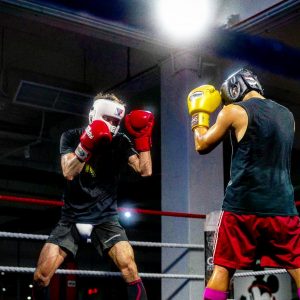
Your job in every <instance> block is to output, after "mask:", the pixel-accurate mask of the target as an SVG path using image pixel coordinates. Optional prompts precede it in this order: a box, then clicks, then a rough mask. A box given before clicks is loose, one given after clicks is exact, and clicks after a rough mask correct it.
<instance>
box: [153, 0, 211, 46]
mask: <svg viewBox="0 0 300 300" xmlns="http://www.w3.org/2000/svg"><path fill="white" fill-rule="evenodd" d="M157 17H158V21H159V22H160V24H161V25H162V27H163V30H164V31H165V32H166V33H167V34H169V35H170V37H172V38H176V39H178V40H182V41H184V40H191V39H193V38H197V37H198V36H200V34H201V33H202V32H204V31H205V29H206V28H207V26H208V23H209V20H210V19H211V13H210V8H209V3H208V0H159V2H158V5H157Z"/></svg>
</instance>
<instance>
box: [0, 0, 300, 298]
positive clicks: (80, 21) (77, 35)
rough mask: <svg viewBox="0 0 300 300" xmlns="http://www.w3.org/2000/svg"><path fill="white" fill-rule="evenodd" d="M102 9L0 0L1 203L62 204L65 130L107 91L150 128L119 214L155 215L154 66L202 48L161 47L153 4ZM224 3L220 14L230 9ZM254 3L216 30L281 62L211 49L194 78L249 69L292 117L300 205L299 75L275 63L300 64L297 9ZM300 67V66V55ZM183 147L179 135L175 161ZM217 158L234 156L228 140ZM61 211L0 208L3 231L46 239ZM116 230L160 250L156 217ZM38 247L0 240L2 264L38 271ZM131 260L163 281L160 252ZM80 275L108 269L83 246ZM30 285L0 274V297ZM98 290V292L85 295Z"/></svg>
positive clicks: (84, 290)
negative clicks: (145, 174) (144, 163)
mask: <svg viewBox="0 0 300 300" xmlns="http://www.w3.org/2000/svg"><path fill="white" fill-rule="evenodd" d="M99 2H100V3H97V4H96V3H95V1H84V4H83V2H82V3H81V2H80V1H72V3H70V2H69V1H54V0H53V1H0V170H1V172H0V194H3V195H15V196H23V197H32V198H39V199H45V200H48V199H53V200H55V201H61V197H62V192H63V185H64V179H63V176H62V174H61V170H60V156H59V138H60V135H61V133H62V132H63V131H64V130H66V129H67V128H72V127H80V126H85V125H86V124H87V111H88V109H89V105H90V103H91V100H92V97H93V95H95V94H96V93H97V92H99V91H105V92H113V93H116V94H117V95H118V96H120V97H122V98H123V99H125V101H126V102H127V111H130V110H131V109H138V108H141V109H148V110H151V111H152V112H153V113H154V114H155V118H156V123H155V127H154V133H153V149H152V155H153V168H154V170H153V176H152V177H150V178H144V179H140V178H137V177H136V176H135V175H134V174H132V173H130V172H129V173H126V174H124V176H123V178H122V183H121V186H120V190H119V206H123V207H136V208H142V209H152V210H161V184H162V183H161V178H162V176H161V175H162V174H161V145H162V144H163V143H164V140H162V139H161V134H160V126H161V125H160V124H161V114H160V104H161V79H160V66H161V63H162V62H163V61H164V60H166V59H169V58H170V57H172V56H174V55H176V54H177V53H178V52H180V51H189V50H190V51H194V52H197V51H198V50H199V49H198V48H199V47H201V46H199V45H197V46H196V47H194V46H195V45H194V46H193V49H188V48H187V47H183V45H176V46H174V45H172V44H171V43H168V42H167V41H166V40H165V39H162V38H161V37H160V36H159V34H157V32H156V31H155V30H158V32H159V30H160V29H159V28H158V29H157V26H154V22H155V21H154V20H153V19H151V18H150V16H149V14H148V12H149V11H150V9H151V7H149V6H151V5H150V4H149V3H148V2H152V1H99ZM104 2H105V4H104ZM107 2H109V3H107ZM125 2H128V3H125ZM153 2H155V1H153ZM219 2H220V6H222V5H223V8H224V6H225V4H224V3H223V4H221V2H222V1H219ZM224 2H226V1H224ZM238 2H239V1H228V3H227V5H228V6H230V5H231V6H232V7H234V5H235V4H236V3H238ZM246 2H251V1H246ZM261 2H262V3H264V4H265V7H263V9H261V7H259V5H261V4H262V3H261V4H257V7H255V5H256V4H253V2H251V3H252V6H251V9H252V10H251V11H250V12H249V13H251V15H249V16H247V17H243V14H242V10H241V11H240V15H239V14H238V13H235V11H233V10H231V8H232V7H227V10H225V9H223V11H226V12H227V14H223V15H222V16H223V19H222V20H223V24H221V25H220V24H218V26H220V28H222V29H225V30H227V31H228V32H230V31H232V32H239V33H243V34H246V36H247V34H251V35H252V36H253V35H255V36H258V37H260V38H263V39H264V42H265V43H268V45H272V43H274V45H281V46H282V45H284V47H283V46H282V48H281V49H283V50H282V52H280V55H281V56H280V59H281V61H279V60H277V61H274V60H272V53H271V52H270V53H269V54H270V57H269V60H268V61H264V62H263V63H262V62H259V61H254V62H253V61H251V60H247V58H248V57H247V55H246V56H244V57H242V58H243V59H240V58H239V57H236V59H235V58H234V55H235V54H234V53H233V52H232V53H231V52H230V51H229V55H227V56H226V55H225V56H222V55H216V51H214V50H215V48H217V47H214V43H212V45H210V46H208V47H207V48H204V50H203V49H201V51H200V50H199V52H201V56H200V55H199V65H198V66H195V69H196V71H198V72H199V78H201V76H202V74H203V73H207V74H209V73H212V74H216V73H218V76H217V78H223V76H225V75H226V74H225V72H224V71H223V73H221V74H220V72H221V71H220V70H227V75H228V74H229V71H230V70H231V69H234V68H235V67H236V65H237V60H238V63H239V64H240V65H248V64H249V65H252V69H253V70H254V71H256V72H257V73H258V75H259V79H260V81H261V82H262V83H263V87H264V90H265V95H266V96H267V97H269V98H272V99H274V100H278V101H279V102H280V103H282V104H283V105H286V106H287V107H288V108H290V110H291V111H292V112H293V114H294V116H295V120H296V136H295V145H294V150H293V158H292V179H293V183H294V186H295V200H300V168H299V167H298V166H299V159H300V158H299V151H300V133H299V132H300V128H299V124H300V90H299V77H298V78H296V76H292V77H289V76H288V71H286V69H281V70H275V71H274V65H276V64H277V63H278V64H284V61H285V60H286V62H285V63H286V68H287V69H289V68H290V69H293V68H294V69H295V68H297V67H298V66H299V62H297V61H295V62H294V63H292V64H291V63H290V62H289V60H288V59H289V57H288V53H289V52H288V51H287V52H284V50H285V49H290V48H289V47H292V48H293V49H296V50H297V49H300V37H299V34H298V33H299V30H300V18H299V11H300V10H299V8H300V5H299V1H261ZM239 9H241V8H239ZM219 10H220V11H222V7H220V8H219ZM238 12H239V11H238ZM155 25H157V24H155ZM154 28H156V29H154ZM246 41H247V40H246ZM277 42H279V43H280V44H277ZM281 43H283V44H281ZM232 46H233V45H232ZM285 47H287V48H285ZM296 50H295V51H296ZM299 51H300V50H299ZM297 53H298V52H297ZM255 55H258V54H257V53H255ZM248 56H249V57H250V56H251V55H250V54H248ZM298 58H299V61H300V55H299V57H298ZM291 73H293V72H292V71H291ZM219 80H221V79H219ZM216 83H217V84H219V83H220V82H216ZM182 101H185V99H182ZM183 126H186V124H183ZM180 144H181V141H180V137H178V151H180ZM223 151H224V154H226V153H228V152H229V151H230V145H229V142H228V141H225V142H224V145H223ZM174 163H176V162H174ZM229 164H230V161H229V159H228V155H224V178H225V182H227V181H228V178H229ZM59 213H60V208H59V207H48V206H42V205H37V204H24V203H23V204H22V203H13V202H9V201H0V214H1V218H0V231H11V232H24V233H34V234H49V232H50V230H51V229H52V227H53V226H54V225H55V224H56V222H57V220H58V218H59ZM191 213H201V211H197V212H195V211H194V212H191ZM122 222H123V225H124V226H125V228H126V230H127V233H128V236H129V239H130V240H135V241H157V242H159V241H161V218H160V217H159V216H147V215H136V216H135V219H134V220H131V221H130V220H125V219H123V220H122ZM41 246H42V243H41V242H39V241H26V240H19V241H16V240H14V239H3V240H2V239H1V241H0V264H2V265H20V266H21V265H26V266H34V265H35V263H36V260H37V257H38V253H39V251H40V249H41ZM135 253H136V260H137V262H138V265H139V266H140V271H142V272H158V273H159V272H160V271H161V250H160V249H159V248H139V247H137V248H135ZM68 263H70V262H68ZM76 265H77V268H78V269H90V270H92V269H94V270H99V269H101V270H109V271H115V268H114V266H113V265H112V264H111V263H109V262H107V261H105V260H103V259H100V258H99V257H98V256H97V254H96V252H95V251H94V249H93V248H92V247H90V245H82V248H81V249H80V251H79V254H78V258H77V259H76ZM31 277H32V276H31V275H28V274H27V275H25V274H14V273H12V274H9V273H5V274H0V299H5V300H8V299H17V300H19V299H26V297H27V296H28V295H29V293H30V291H29V287H28V285H29V284H30V282H31ZM64 280H65V279H63V278H62V279H61V281H60V283H59V284H60V285H61V286H63V284H65V283H64ZM116 285H117V286H118V288H116ZM145 285H146V287H147V291H148V295H149V299H160V297H161V296H160V295H161V285H160V282H159V280H146V283H145ZM77 288H78V299H98V300H100V299H105V300H110V299H120V298H121V297H122V296H121V295H122V294H123V293H124V291H125V290H124V289H125V287H124V286H123V283H122V280H121V279H113V280H112V279H107V278H101V279H99V278H93V279H92V278H90V277H88V278H84V277H83V278H80V280H78V284H77ZM94 288H97V289H98V290H97V292H96V293H95V294H93V293H92V294H91V295H89V291H91V289H94ZM62 297H63V296H62ZM62 299H64V298H62ZM122 299H123V298H122Z"/></svg>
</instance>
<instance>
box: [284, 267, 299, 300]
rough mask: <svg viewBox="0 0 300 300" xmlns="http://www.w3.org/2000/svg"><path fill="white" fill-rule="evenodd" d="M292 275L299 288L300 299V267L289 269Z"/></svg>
mask: <svg viewBox="0 0 300 300" xmlns="http://www.w3.org/2000/svg"><path fill="white" fill-rule="evenodd" d="M287 271H288V272H289V274H290V275H291V277H292V278H293V279H294V281H295V283H296V286H297V290H298V298H299V299H300V268H298V269H292V270H287Z"/></svg>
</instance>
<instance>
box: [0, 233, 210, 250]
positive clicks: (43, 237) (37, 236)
mask: <svg viewBox="0 0 300 300" xmlns="http://www.w3.org/2000/svg"><path fill="white" fill-rule="evenodd" d="M0 237H3V238H19V239H27V240H47V238H48V235H43V234H28V233H17V232H6V231H0ZM130 244H131V245H132V246H140V247H166V248H189V249H199V250H204V245H197V244H177V243H155V242H138V241H130Z"/></svg>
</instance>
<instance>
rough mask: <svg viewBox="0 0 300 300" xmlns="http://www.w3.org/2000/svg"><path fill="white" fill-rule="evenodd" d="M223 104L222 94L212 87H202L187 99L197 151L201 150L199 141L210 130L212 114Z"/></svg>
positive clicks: (194, 90)
mask: <svg viewBox="0 0 300 300" xmlns="http://www.w3.org/2000/svg"><path fill="white" fill-rule="evenodd" d="M220 103H221V96H220V93H219V92H218V91H217V90H216V89H215V88H214V87H213V86H212V85H208V84H206V85H201V86H199V87H197V88H195V89H193V90H192V91H191V92H190V93H189V95H188V97H187V105H188V110H189V114H190V115H191V116H192V121H191V127H192V130H193V131H194V138H195V149H196V150H197V151H199V150H200V148H199V147H200V146H199V143H198V140H199V138H200V136H202V135H203V134H205V133H206V132H207V130H208V128H209V119H210V114H211V113H213V112H214V111H215V110H216V109H217V108H218V107H219V105H220Z"/></svg>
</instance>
